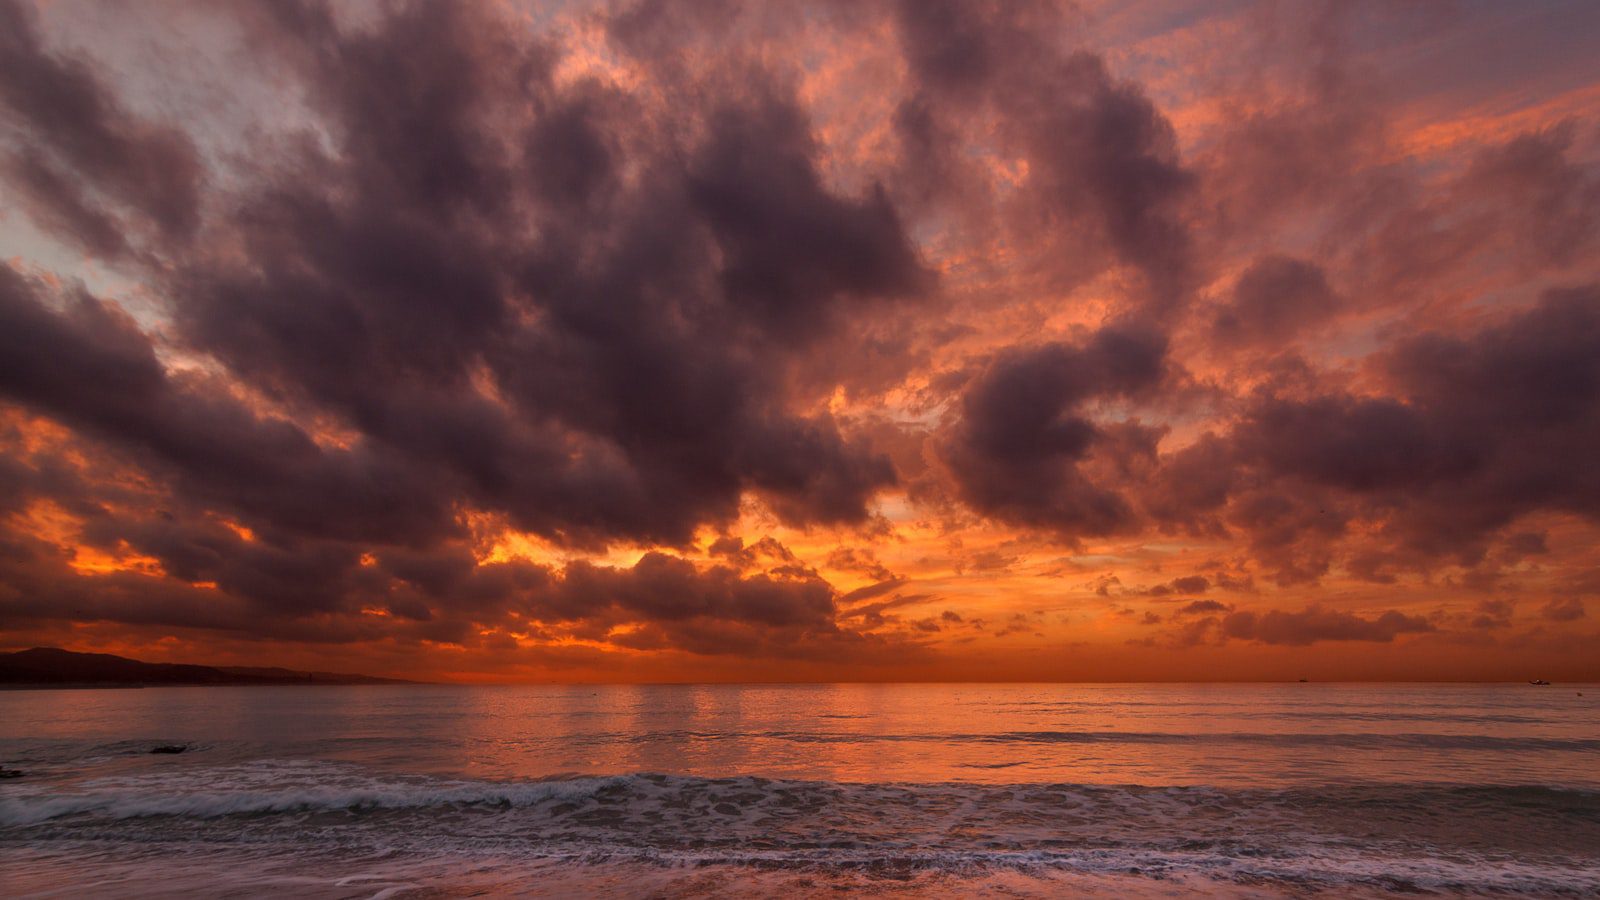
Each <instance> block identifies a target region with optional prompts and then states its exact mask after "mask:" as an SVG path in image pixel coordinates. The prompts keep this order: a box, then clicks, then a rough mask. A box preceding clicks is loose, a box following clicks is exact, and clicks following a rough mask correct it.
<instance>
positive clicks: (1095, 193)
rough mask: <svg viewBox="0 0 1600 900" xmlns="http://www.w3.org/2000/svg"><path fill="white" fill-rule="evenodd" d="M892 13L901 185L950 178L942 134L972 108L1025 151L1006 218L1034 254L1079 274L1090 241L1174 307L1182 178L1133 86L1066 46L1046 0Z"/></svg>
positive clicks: (1160, 309) (1156, 304)
mask: <svg viewBox="0 0 1600 900" xmlns="http://www.w3.org/2000/svg"><path fill="white" fill-rule="evenodd" d="M897 19H898V21H899V25H900V35H901V42H902V44H903V46H904V48H905V54H906V58H907V61H908V62H909V64H910V66H911V73H912V76H913V78H914V83H913V91H912V96H911V98H910V99H909V100H908V101H907V102H906V104H905V105H903V106H902V108H901V110H900V114H899V116H898V117H897V120H896V124H897V125H898V127H899V131H900V136H901V139H902V141H903V142H904V144H905V147H906V151H907V153H906V158H907V160H908V161H909V162H910V165H911V171H910V173H909V175H910V177H911V179H912V182H913V184H919V185H928V184H931V183H934V182H936V181H942V182H944V183H947V184H950V185H952V186H954V187H957V188H959V187H960V185H961V184H962V183H963V180H964V179H963V176H962V174H961V173H959V172H958V171H956V167H957V166H958V165H959V164H958V163H957V162H956V161H955V156H954V155H953V154H952V153H951V151H950V150H949V149H948V148H947V142H948V141H949V140H950V139H951V138H952V137H953V136H954V135H956V134H958V133H959V132H958V130H957V126H956V124H955V123H956V122H958V121H960V120H961V119H963V118H971V116H972V110H974V109H975V108H976V109H981V110H985V111H987V112H988V113H989V114H991V115H993V116H994V121H995V127H994V130H993V134H992V137H997V138H999V139H1001V140H1003V141H1005V142H1006V143H1007V145H1008V148H1009V149H1012V150H1014V151H1015V152H1017V153H1019V154H1021V155H1022V156H1023V158H1025V159H1026V160H1027V163H1028V169H1027V176H1026V179H1025V181H1024V184H1023V185H1022V186H1021V190H1020V191H1019V192H1018V197H1019V198H1020V199H1019V200H1018V201H1017V202H1016V203H1015V204H1014V209H1013V210H1012V212H1011V220H1012V226H1013V227H1014V228H1016V229H1017V234H1018V236H1019V238H1020V239H1022V240H1025V241H1027V242H1029V243H1035V244H1036V245H1037V248H1038V250H1039V252H1040V254H1041V255H1040V256H1039V258H1038V260H1037V262H1036V266H1037V267H1038V268H1040V269H1042V270H1044V271H1048V272H1052V273H1055V274H1058V275H1061V276H1065V277H1067V278H1069V279H1071V280H1078V279H1082V278H1085V277H1088V276H1092V275H1094V274H1097V273H1098V272H1099V271H1101V270H1103V269H1104V268H1105V267H1106V262H1105V261H1103V260H1104V257H1105V255H1104V254H1103V253H1100V252H1097V251H1100V250H1106V249H1108V250H1110V252H1111V258H1113V259H1115V260H1116V261H1119V262H1121V263H1122V264H1124V265H1127V266H1130V267H1132V268H1133V269H1134V270H1135V271H1137V272H1139V273H1141V274H1142V275H1143V277H1144V281H1145V289H1146V297H1145V299H1146V301H1147V305H1148V310H1147V311H1149V312H1155V313H1158V314H1161V313H1165V312H1167V311H1170V310H1171V309H1173V308H1175V307H1176V306H1177V304H1179V303H1180V302H1181V301H1182V300H1183V299H1184V295H1185V293H1186V292H1187V290H1188V289H1189V288H1190V287H1191V283H1190V282H1191V280H1192V271H1191V269H1192V259H1191V252H1192V240H1191V237H1190V234H1189V229H1188V226H1187V224H1186V222H1185V215H1186V212H1185V209H1184V205H1185V203H1186V202H1187V201H1188V199H1189V196H1190V193H1191V191H1192V189H1193V187H1194V185H1195V180H1194V176H1193V174H1192V173H1190V172H1189V171H1188V170H1187V169H1185V168H1184V166H1183V165H1182V163H1181V161H1180V160H1179V158H1178V152H1177V139H1176V136H1175V134H1174V132H1173V129H1172V126H1171V124H1170V123H1169V122H1168V121H1167V119H1166V117H1165V116H1163V115H1162V114H1161V112H1160V111H1159V110H1158V109H1156V107H1155V105H1154V104H1153V103H1151V102H1150V100H1149V98H1148V97H1146V96H1145V94H1144V92H1143V90H1142V89H1141V88H1140V87H1139V86H1138V85H1136V84H1130V83H1126V82H1119V81H1117V80H1116V79H1114V78H1113V77H1112V76H1111V74H1110V72H1109V71H1108V70H1107V68H1106V64H1105V61H1104V60H1103V59H1101V58H1100V57H1099V56H1097V55H1095V54H1093V53H1088V52H1084V51H1069V50H1067V49H1065V48H1064V47H1063V46H1062V45H1061V43H1060V41H1061V32H1062V30H1063V25H1064V20H1063V16H1062V11H1061V10H1060V9H1059V8H1058V7H1056V6H1055V5H1054V4H1047V3H1018V4H1011V3H1001V4H973V3H956V2H944V0H936V2H902V3H900V4H899V5H898V15H897ZM921 165H927V166H930V167H931V168H930V169H928V170H927V171H922V170H921V169H920V168H919V166H921Z"/></svg>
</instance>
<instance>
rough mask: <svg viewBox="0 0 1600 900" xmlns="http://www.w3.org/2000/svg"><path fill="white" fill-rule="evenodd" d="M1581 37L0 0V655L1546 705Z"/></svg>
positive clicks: (1588, 362)
mask: <svg viewBox="0 0 1600 900" xmlns="http://www.w3.org/2000/svg"><path fill="white" fill-rule="evenodd" d="M1597 38H1600V6H1596V5H1594V4H1592V3H1587V2H1538V3H1516V4H1512V3H1491V2H1482V3H1467V2H1460V3H1451V2H1428V3H1406V4H1399V3H1388V2H1383V3H1361V2H1337V3H1313V2H1286V3H1281V4H1280V3H1229V2H1195V3H1166V2H1134V3H1111V2H1085V3H1081V4H1076V5H1069V4H1053V3H1049V2H1030V0H1016V2H992V3H991V2H982V0H973V2H943V0H906V2H901V3H895V2H889V0H860V2H857V0H850V2H845V0H801V2H794V0H782V2H770V3H763V2H749V3H732V2H726V3H724V2H718V0H706V2H699V3H668V2H652V0H643V2H618V3H560V4H557V3H552V4H538V3H513V2H504V0H501V2H490V0H486V2H481V3H480V2H465V0H463V2H451V3H434V2H415V3H407V2H394V3H367V2H352V3H345V2H340V3H331V4H323V3H316V2H311V0H283V2H274V3H267V4H253V5H252V4H236V3H214V2H196V3H179V2H170V0H162V2H157V3H150V4H106V3H101V2H97V0H40V2H38V3H37V4H36V5H35V4H30V3H29V2H28V0H0V451H3V452H0V649H21V648H25V647H30V646H40V645H44V646H61V647H67V648H70V649H76V650H87V651H99V652H112V653H120V654H123V655H128V656H135V657H138V658H141V659H147V660H155V661H168V660H171V661H192V662H203V663H214V664H269V665H288V666H292V667H297V668H307V669H319V670H344V671H365V672H370V673H374V674H390V675H401V676H410V677H417V678H429V679H439V680H459V681H544V680H558V681H620V682H627V681H796V680H797V681H898V680H919V681H920V680H1037V681H1055V680H1064V681H1086V680H1087V681H1125V680H1234V679H1238V680H1271V679H1294V678H1301V677H1305V678H1311V679H1315V680H1333V679H1351V680H1364V679H1403V680H1500V679H1527V678H1533V677H1545V678H1551V679H1565V680H1577V679H1590V680H1600V549H1597V539H1600V253H1597V250H1600V118H1597V115H1596V114H1597V112H1600V72H1597V71H1596V69H1595V68H1594V65H1593V57H1594V54H1595V50H1596V41H1597Z"/></svg>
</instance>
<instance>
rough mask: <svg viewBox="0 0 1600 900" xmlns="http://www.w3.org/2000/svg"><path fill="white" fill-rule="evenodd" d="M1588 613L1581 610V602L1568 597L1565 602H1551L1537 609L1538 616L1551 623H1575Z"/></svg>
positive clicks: (1575, 598)
mask: <svg viewBox="0 0 1600 900" xmlns="http://www.w3.org/2000/svg"><path fill="white" fill-rule="evenodd" d="M1588 614H1589V613H1588V611H1587V610H1585V609H1584V608H1583V601H1582V600H1579V599H1578V598H1577V597H1568V598H1566V599H1565V600H1551V601H1550V602H1549V603H1546V604H1545V605H1544V606H1542V607H1540V608H1539V615H1541V616H1543V617H1544V618H1546V619H1548V620H1550V621H1552V622H1576V621H1577V620H1579V619H1581V618H1583V617H1585V616H1587V615H1588Z"/></svg>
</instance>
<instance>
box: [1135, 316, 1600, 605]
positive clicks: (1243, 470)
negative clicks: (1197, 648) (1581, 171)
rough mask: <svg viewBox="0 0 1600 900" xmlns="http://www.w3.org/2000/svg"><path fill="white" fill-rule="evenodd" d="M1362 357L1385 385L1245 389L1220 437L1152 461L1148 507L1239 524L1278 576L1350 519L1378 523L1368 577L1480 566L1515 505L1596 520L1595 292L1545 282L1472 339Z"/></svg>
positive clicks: (1317, 571) (1599, 379)
mask: <svg viewBox="0 0 1600 900" xmlns="http://www.w3.org/2000/svg"><path fill="white" fill-rule="evenodd" d="M1370 365H1372V366H1373V367H1374V368H1375V369H1376V370H1377V371H1378V372H1379V373H1380V374H1381V376H1382V378H1384V379H1385V381H1386V382H1387V383H1388V385H1389V386H1390V388H1391V391H1392V393H1390V394H1389V395H1386V396H1384V395H1380V396H1372V395H1365V396H1356V395H1351V394H1346V393H1339V392H1333V393H1323V394H1319V393H1314V392H1313V393H1309V394H1308V393H1306V392H1305V391H1304V390H1289V391H1284V392H1281V393H1280V392H1277V391H1274V390H1271V389H1270V388H1264V389H1262V390H1260V391H1258V392H1257V393H1256V394H1255V395H1254V396H1251V397H1249V398H1247V399H1246V401H1245V402H1244V404H1243V406H1242V409H1241V415H1240V418H1239V420H1238V421H1237V423H1236V424H1235V426H1234V428H1233V429H1232V430H1231V431H1230V432H1228V433H1226V434H1224V435H1220V436H1207V437H1205V438H1202V439H1201V440H1200V441H1198V442H1196V443H1194V444H1192V445H1190V446H1189V447H1187V448H1184V449H1182V450H1179V451H1177V452H1175V453H1172V454H1169V455H1167V456H1165V457H1163V459H1162V466H1161V469H1160V471H1159V472H1158V473H1157V474H1156V475H1155V476H1154V477H1153V479H1152V480H1151V482H1150V484H1149V485H1148V486H1147V487H1146V488H1145V490H1144V492H1143V494H1142V497H1143V499H1144V502H1145V504H1146V509H1148V510H1149V511H1150V512H1151V513H1152V514H1153V515H1155V516H1156V517H1157V518H1158V520H1162V521H1168V522H1176V523H1186V524H1189V525H1190V527H1200V526H1203V525H1204V523H1207V522H1209V523H1211V526H1212V527H1215V526H1218V525H1222V524H1223V523H1226V525H1230V526H1232V527H1234V528H1237V529H1239V530H1241V531H1243V532H1244V533H1245V534H1246V535H1247V536H1248V538H1249V539H1250V541H1251V546H1252V550H1253V551H1254V553H1255V555H1256V556H1257V558H1258V559H1260V560H1262V561H1264V562H1266V563H1268V564H1269V565H1273V566H1275V567H1277V568H1278V569H1279V570H1280V571H1279V576H1278V580H1279V581H1280V582H1282V583H1295V582H1301V581H1309V580H1314V579H1316V578H1318V577H1320V576H1321V575H1322V574H1323V573H1325V572H1326V571H1327V570H1328V569H1329V567H1330V565H1331V564H1332V562H1333V559H1334V557H1335V555H1336V553H1337V551H1336V547H1335V545H1336V543H1337V542H1338V541H1339V540H1340V539H1342V538H1343V537H1344V536H1345V535H1346V534H1347V525H1348V523H1349V522H1350V521H1351V520H1352V519H1356V518H1362V519H1367V520H1369V521H1374V522H1378V523H1380V524H1381V526H1382V531H1381V534H1382V535H1383V537H1384V538H1385V539H1386V541H1387V550H1386V551H1385V552H1384V553H1382V554H1378V555H1372V554H1367V555H1364V556H1356V557H1351V558H1350V559H1349V560H1348V561H1347V563H1346V564H1347V567H1348V568H1349V569H1350V570H1351V571H1352V572H1353V573H1355V574H1357V575H1358V576H1360V577H1364V578H1366V579H1367V580H1370V581H1376V582H1391V581H1392V580H1393V576H1392V575H1391V574H1389V573H1388V572H1387V571H1386V568H1385V567H1392V566H1400V567H1406V566H1411V565H1414V564H1418V563H1425V562H1426V561H1427V560H1431V559H1436V558H1438V557H1441V556H1445V557H1451V558H1454V559H1456V560H1458V561H1461V562H1463V563H1466V564H1473V563H1476V562H1477V561H1479V560H1481V559H1483V558H1484V556H1485V554H1486V552H1487V548H1488V546H1489V544H1490V543H1491V542H1492V541H1494V540H1496V539H1497V535H1499V534H1500V532H1501V531H1502V530H1503V529H1508V528H1510V527H1512V526H1513V525H1514V523H1515V522H1516V521H1517V520H1518V519H1519V518H1520V517H1522V516H1524V515H1526V514H1530V513H1534V512H1538V511H1557V512H1565V513H1571V514H1573V515H1577V516H1580V517H1583V518H1586V519H1589V520H1591V521H1600V482H1597V481H1596V471H1595V467H1594V466H1593V465H1592V464H1590V463H1589V462H1588V459H1589V457H1590V456H1592V450H1593V448H1594V446H1596V443H1595V442H1596V441H1597V440H1600V292H1597V289H1596V288H1594V287H1592V286H1589V287H1582V288H1571V289H1559V290H1553V291H1549V292H1547V293H1546V294H1545V295H1544V296H1543V297H1542V298H1541V299H1540V300H1539V302H1538V303H1536V304H1535V305H1533V306H1532V307H1531V308H1528V309H1526V310H1524V311H1521V312H1519V313H1514V314H1512V315H1509V316H1506V317H1504V318H1502V319H1501V320H1500V321H1498V322H1495V323H1492V324H1489V325H1487V326H1485V327H1483V328H1481V329H1479V330H1477V331H1475V332H1469V333H1466V334H1451V333H1438V332H1424V333H1421V334H1416V335H1412V336H1409V337H1406V338H1403V339H1401V340H1398V341H1396V342H1395V343H1394V344H1393V345H1392V346H1391V347H1389V348H1388V349H1386V350H1384V351H1382V352H1380V353H1379V354H1376V355H1375V356H1374V357H1373V358H1372V359H1371V360H1370ZM1529 537H1530V536H1529V535H1528V534H1526V533H1523V532H1514V533H1511V532H1508V533H1506V534H1505V536H1504V539H1505V543H1506V548H1505V550H1504V552H1503V553H1501V556H1503V557H1505V558H1507V559H1512V558H1514V557H1520V556H1522V555H1526V554H1527V553H1529V552H1536V551H1537V549H1538V546H1539V544H1538V542H1534V543H1530V541H1529ZM1534 537H1536V536H1534Z"/></svg>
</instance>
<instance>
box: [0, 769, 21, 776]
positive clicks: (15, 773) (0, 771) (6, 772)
mask: <svg viewBox="0 0 1600 900" xmlns="http://www.w3.org/2000/svg"><path fill="white" fill-rule="evenodd" d="M21 777H22V773H21V772H18V771H17V770H16V769H6V768H0V778H21Z"/></svg>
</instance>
